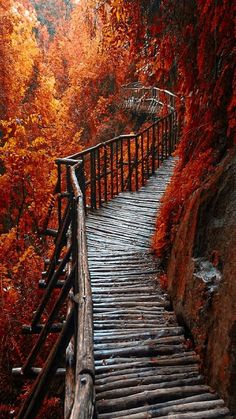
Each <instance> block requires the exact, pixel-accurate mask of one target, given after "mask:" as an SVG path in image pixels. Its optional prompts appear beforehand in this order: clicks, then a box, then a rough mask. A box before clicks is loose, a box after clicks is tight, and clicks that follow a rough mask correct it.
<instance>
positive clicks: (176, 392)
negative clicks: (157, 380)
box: [97, 385, 209, 413]
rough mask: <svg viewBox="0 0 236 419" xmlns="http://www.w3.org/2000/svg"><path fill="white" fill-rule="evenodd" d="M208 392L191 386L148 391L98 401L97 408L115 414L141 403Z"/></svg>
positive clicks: (197, 386) (203, 386)
mask: <svg viewBox="0 0 236 419" xmlns="http://www.w3.org/2000/svg"><path fill="white" fill-rule="evenodd" d="M206 391H209V387H208V386H205V385H192V386H184V387H173V388H167V389H161V390H160V389H158V390H149V391H144V392H142V393H139V394H138V395H131V396H127V397H126V398H124V399H122V398H118V399H113V400H109V399H108V400H99V401H98V402H97V406H98V409H99V410H102V411H103V412H104V413H105V412H113V411H114V412H116V411H118V410H122V409H128V408H132V407H137V406H140V405H142V404H143V403H151V402H157V401H160V402H161V401H168V400H173V399H174V398H176V399H178V398H181V397H184V396H187V395H196V394H201V393H205V392H206Z"/></svg>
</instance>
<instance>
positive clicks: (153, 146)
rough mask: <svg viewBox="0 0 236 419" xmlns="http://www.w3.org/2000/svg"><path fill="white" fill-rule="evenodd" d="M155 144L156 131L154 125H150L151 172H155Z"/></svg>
mask: <svg viewBox="0 0 236 419" xmlns="http://www.w3.org/2000/svg"><path fill="white" fill-rule="evenodd" d="M155 145H156V132H155V125H153V126H152V174H153V175H154V173H155Z"/></svg>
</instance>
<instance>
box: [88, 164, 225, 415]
mask: <svg viewBox="0 0 236 419" xmlns="http://www.w3.org/2000/svg"><path fill="white" fill-rule="evenodd" d="M173 165H174V160H173V159H172V158H170V159H169V160H167V161H166V162H164V163H163V166H162V167H161V168H160V169H159V170H158V174H157V176H154V177H152V178H151V179H149V181H148V183H147V185H146V186H145V187H143V188H141V189H140V190H139V192H124V193H121V194H120V195H119V196H118V197H116V198H115V199H113V200H112V201H111V202H109V203H107V204H104V205H103V207H102V208H100V209H99V210H96V211H91V212H90V213H89V215H88V217H87V236H88V249H89V267H90V274H91V283H92V292H93V307H94V356H95V377H96V382H95V384H96V407H97V412H98V417H99V418H101V419H113V418H123V419H124V418H129V419H141V418H151V417H160V418H167V417H168V418H169V417H171V418H174V419H176V418H181V419H184V418H189V419H190V418H191V419H194V418H221V417H226V415H227V413H228V410H227V409H226V408H225V406H224V402H223V400H221V399H219V397H218V396H217V395H216V394H215V393H214V392H212V390H211V389H210V388H209V387H208V386H207V385H205V384H204V379H203V377H202V376H201V375H200V373H199V364H198V361H199V360H198V357H197V355H196V353H195V352H194V351H192V350H188V348H187V345H186V342H185V339H184V330H183V329H182V327H179V326H178V324H177V321H176V317H175V315H174V313H173V312H172V311H171V307H170V302H169V300H168V297H167V295H166V294H165V293H164V292H163V291H162V290H161V288H160V285H159V283H158V280H157V277H158V272H159V267H158V261H157V260H156V258H154V257H153V255H152V254H151V252H150V238H151V235H152V233H153V230H154V225H155V219H156V211H157V209H158V207H159V205H160V199H161V197H162V194H163V192H164V190H165V188H166V185H167V183H168V181H169V179H170V175H171V172H172V168H173Z"/></svg>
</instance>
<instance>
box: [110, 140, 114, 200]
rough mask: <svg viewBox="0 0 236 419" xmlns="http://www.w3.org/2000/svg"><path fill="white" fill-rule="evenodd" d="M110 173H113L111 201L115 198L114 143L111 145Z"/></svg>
mask: <svg viewBox="0 0 236 419" xmlns="http://www.w3.org/2000/svg"><path fill="white" fill-rule="evenodd" d="M110 172H111V199H112V198H113V197H114V183H113V179H114V162H113V143H110Z"/></svg>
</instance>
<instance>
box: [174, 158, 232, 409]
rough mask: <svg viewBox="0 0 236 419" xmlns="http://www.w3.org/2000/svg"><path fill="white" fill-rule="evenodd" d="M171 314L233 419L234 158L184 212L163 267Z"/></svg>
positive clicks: (195, 194) (230, 159) (209, 181)
mask: <svg viewBox="0 0 236 419" xmlns="http://www.w3.org/2000/svg"><path fill="white" fill-rule="evenodd" d="M167 273H168V288H169V293H170V295H171V298H172V301H173V305H174V308H175V310H176V313H177V315H178V317H179V320H180V321H182V322H183V323H184V324H185V326H187V328H188V329H189V330H190V331H191V334H192V337H193V339H194V343H195V345H196V348H197V350H198V351H199V353H200V355H201V358H202V360H203V367H204V370H205V373H206V376H207V377H208V380H209V383H210V384H211V385H212V386H213V387H214V388H215V389H216V390H217V391H218V393H219V394H220V395H221V396H222V397H224V399H225V400H226V402H228V405H229V408H230V409H231V411H232V412H233V413H234V414H235V415H236V152H235V151H234V152H233V153H231V155H229V156H227V158H225V159H224V160H223V161H222V162H221V164H220V165H219V166H218V167H217V169H216V171H215V172H214V175H212V176H211V178H209V179H208V180H207V181H206V182H204V184H203V185H202V187H201V188H199V189H198V190H196V191H195V192H194V194H193V195H192V196H191V197H190V199H189V201H188V203H187V205H186V206H185V213H184V216H183V218H182V221H181V223H180V225H179V228H178V232H177V235H176V238H175V241H174V245H173V247H172V251H171V257H170V260H169V264H168V272H167Z"/></svg>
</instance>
